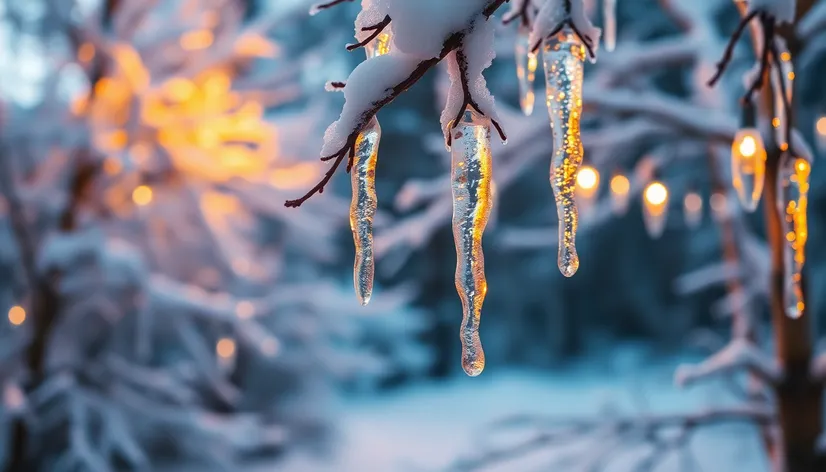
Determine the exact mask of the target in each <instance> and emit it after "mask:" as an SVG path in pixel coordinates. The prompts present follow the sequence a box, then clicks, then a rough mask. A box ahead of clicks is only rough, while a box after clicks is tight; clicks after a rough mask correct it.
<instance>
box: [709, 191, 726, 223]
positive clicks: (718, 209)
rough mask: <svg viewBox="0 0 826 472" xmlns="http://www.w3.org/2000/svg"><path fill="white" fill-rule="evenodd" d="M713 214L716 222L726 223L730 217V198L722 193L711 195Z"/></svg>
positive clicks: (717, 192)
mask: <svg viewBox="0 0 826 472" xmlns="http://www.w3.org/2000/svg"><path fill="white" fill-rule="evenodd" d="M709 203H710V204H711V212H712V214H713V215H714V219H715V220H716V221H724V220H725V219H726V216H727V215H728V198H726V194H725V193H724V192H722V191H716V192H714V193H713V194H711V199H710V202H709Z"/></svg>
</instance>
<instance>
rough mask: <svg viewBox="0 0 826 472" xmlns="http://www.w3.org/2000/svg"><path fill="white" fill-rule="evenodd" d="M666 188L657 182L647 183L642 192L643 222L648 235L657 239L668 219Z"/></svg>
mask: <svg viewBox="0 0 826 472" xmlns="http://www.w3.org/2000/svg"><path fill="white" fill-rule="evenodd" d="M668 198H669V194H668V188H667V187H666V186H665V184H663V183H662V182H659V181H656V180H655V181H653V182H651V183H649V184H648V185H647V186H646V187H645V190H644V191H643V221H644V222H645V229H646V230H647V231H648V235H649V236H651V237H652V238H655V239H656V238H659V237H660V236H662V234H663V231H664V230H665V222H666V219H667V217H668Z"/></svg>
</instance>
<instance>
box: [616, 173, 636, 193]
mask: <svg viewBox="0 0 826 472" xmlns="http://www.w3.org/2000/svg"><path fill="white" fill-rule="evenodd" d="M630 190H631V183H630V182H629V181H628V177H626V176H624V175H622V174H617V175H615V176H613V177H612V178H611V192H613V193H614V194H616V195H627V194H628V192H629V191H630Z"/></svg>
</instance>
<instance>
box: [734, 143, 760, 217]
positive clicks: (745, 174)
mask: <svg viewBox="0 0 826 472" xmlns="http://www.w3.org/2000/svg"><path fill="white" fill-rule="evenodd" d="M731 179H732V184H733V186H734V189H735V190H736V191H737V196H738V198H739V199H740V203H741V204H742V205H743V208H745V209H746V210H747V211H750V212H752V211H754V210H756V209H757V205H758V204H759V203H760V197H761V196H762V195H763V185H764V181H765V179H766V148H765V146H764V144H763V138H762V137H760V132H759V131H757V130H756V129H755V128H743V129H741V130H739V131H738V132H737V134H736V135H735V136H734V142H733V143H732V145H731Z"/></svg>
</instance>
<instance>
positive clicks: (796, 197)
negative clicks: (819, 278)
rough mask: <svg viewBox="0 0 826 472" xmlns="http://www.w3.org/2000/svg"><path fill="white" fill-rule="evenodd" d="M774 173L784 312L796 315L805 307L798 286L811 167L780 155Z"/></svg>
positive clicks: (804, 249)
mask: <svg viewBox="0 0 826 472" xmlns="http://www.w3.org/2000/svg"><path fill="white" fill-rule="evenodd" d="M780 165H781V168H780V173H779V175H778V186H779V187H780V188H779V189H778V193H777V195H778V202H777V206H778V209H779V210H780V214H781V216H782V223H783V232H784V234H785V240H786V248H785V251H784V262H785V269H784V272H785V274H786V279H785V284H784V285H785V287H784V289H785V304H786V314H787V315H788V316H790V317H792V318H799V317H800V316H802V315H803V312H804V310H805V303H804V298H803V286H802V282H803V279H802V272H803V265H804V264H805V262H806V253H805V251H806V241H807V240H808V236H809V235H808V232H809V230H808V221H807V216H806V211H807V207H808V194H809V174H810V173H811V166H810V165H809V162H808V161H806V160H805V159H795V158H792V157H791V156H789V155H784V156H783V157H782V161H781V164H780Z"/></svg>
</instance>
